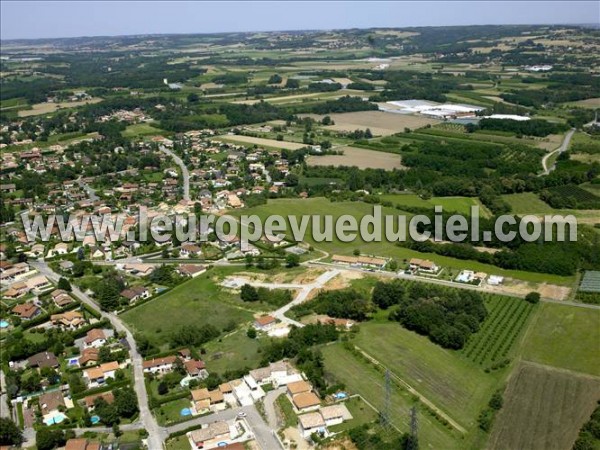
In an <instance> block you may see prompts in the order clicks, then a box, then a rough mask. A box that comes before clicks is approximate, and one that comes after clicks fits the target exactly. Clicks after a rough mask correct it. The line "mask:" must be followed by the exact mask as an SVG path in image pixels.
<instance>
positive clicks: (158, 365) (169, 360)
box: [143, 355, 177, 375]
mask: <svg viewBox="0 0 600 450" xmlns="http://www.w3.org/2000/svg"><path fill="white" fill-rule="evenodd" d="M175 361H177V357H176V356H174V355H171V356H164V357H162V358H152V359H150V360H147V361H144V363H143V367H144V373H152V374H155V375H156V374H159V375H161V374H165V373H168V372H171V371H172V370H173V365H174V364H175Z"/></svg>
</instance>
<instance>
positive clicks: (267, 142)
mask: <svg viewBox="0 0 600 450" xmlns="http://www.w3.org/2000/svg"><path fill="white" fill-rule="evenodd" d="M215 139H216V140H221V141H226V142H234V143H237V144H251V145H254V144H256V145H262V146H265V147H274V148H285V149H286V150H298V149H299V148H302V147H306V144H299V143H297V142H286V141H277V140H275V139H265V138H257V137H252V136H241V135H234V136H218V137H216V138H215Z"/></svg>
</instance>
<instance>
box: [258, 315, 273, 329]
mask: <svg viewBox="0 0 600 450" xmlns="http://www.w3.org/2000/svg"><path fill="white" fill-rule="evenodd" d="M275 323H277V319H275V317H273V316H268V315H267V316H260V317H258V318H256V319H255V320H254V328H256V329H257V330H260V331H268V330H270V329H271V328H273V325H275Z"/></svg>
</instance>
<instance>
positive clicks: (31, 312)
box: [11, 302, 42, 320]
mask: <svg viewBox="0 0 600 450" xmlns="http://www.w3.org/2000/svg"><path fill="white" fill-rule="evenodd" d="M11 311H12V313H13V314H16V315H18V316H19V318H21V319H22V320H31V319H33V318H34V317H36V316H39V315H40V314H41V313H42V310H41V309H40V308H39V307H38V306H37V305H34V304H33V303H30V302H27V303H21V304H19V305H17V306H15V307H14V308H13V309H12V310H11Z"/></svg>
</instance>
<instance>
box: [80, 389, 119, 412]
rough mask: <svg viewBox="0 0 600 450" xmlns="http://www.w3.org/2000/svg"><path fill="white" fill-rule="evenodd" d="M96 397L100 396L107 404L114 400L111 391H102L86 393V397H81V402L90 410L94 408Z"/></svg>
mask: <svg viewBox="0 0 600 450" xmlns="http://www.w3.org/2000/svg"><path fill="white" fill-rule="evenodd" d="M98 398H101V399H102V400H104V401H105V402H106V403H108V404H111V403H112V402H114V401H115V396H114V395H113V393H112V391H109V392H102V393H100V394H94V395H88V396H87V397H85V398H84V399H83V402H84V403H85V406H86V407H87V408H88V409H89V410H90V411H92V410H93V409H94V403H95V402H96V399H98Z"/></svg>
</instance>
